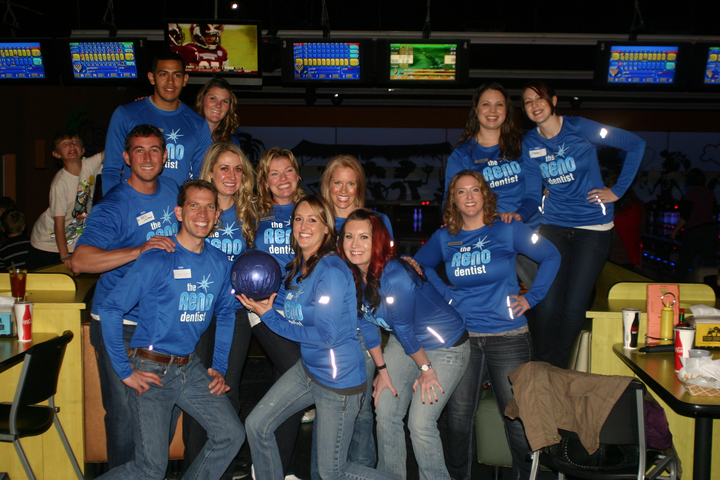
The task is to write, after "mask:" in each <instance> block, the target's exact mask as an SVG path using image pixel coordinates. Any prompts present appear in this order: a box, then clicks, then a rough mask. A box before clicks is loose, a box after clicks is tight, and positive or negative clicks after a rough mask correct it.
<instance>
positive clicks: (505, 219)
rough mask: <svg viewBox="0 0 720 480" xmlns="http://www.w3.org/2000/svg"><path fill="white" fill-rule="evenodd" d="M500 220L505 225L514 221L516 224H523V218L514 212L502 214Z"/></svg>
mask: <svg viewBox="0 0 720 480" xmlns="http://www.w3.org/2000/svg"><path fill="white" fill-rule="evenodd" d="M500 220H502V221H503V222H505V223H512V222H513V220H514V221H516V222H522V216H521V215H520V214H518V213H514V212H505V213H501V214H500Z"/></svg>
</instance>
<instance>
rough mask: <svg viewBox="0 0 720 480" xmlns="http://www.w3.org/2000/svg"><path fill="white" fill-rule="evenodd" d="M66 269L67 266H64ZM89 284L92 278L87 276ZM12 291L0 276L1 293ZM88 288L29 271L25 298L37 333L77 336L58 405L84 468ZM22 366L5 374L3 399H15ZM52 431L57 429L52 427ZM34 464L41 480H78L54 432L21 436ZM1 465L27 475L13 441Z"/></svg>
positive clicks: (0, 452)
mask: <svg viewBox="0 0 720 480" xmlns="http://www.w3.org/2000/svg"><path fill="white" fill-rule="evenodd" d="M63 268H64V267H63ZM83 281H84V282H86V284H87V282H89V279H88V280H83ZM5 292H7V295H9V292H10V279H9V276H8V275H1V274H0V294H5ZM86 292H87V288H82V289H80V290H78V288H77V285H76V282H75V279H74V278H73V277H72V276H70V275H67V274H63V273H28V276H27V293H28V296H27V301H29V302H33V303H34V304H35V305H34V307H33V335H35V334H40V333H50V334H55V335H59V334H61V333H62V332H63V331H65V330H70V331H72V332H73V335H74V338H73V340H72V341H71V342H70V344H69V345H68V346H67V350H66V352H65V359H64V361H63V366H62V370H61V371H60V378H59V381H58V391H57V395H56V396H55V403H56V405H57V406H58V407H60V413H59V414H58V416H59V417H60V421H61V422H62V425H63V428H64V429H65V433H66V435H67V437H68V440H69V442H70V446H71V447H72V449H73V451H74V452H75V456H76V457H77V460H78V463H79V464H80V467H81V468H83V465H84V461H85V459H84V451H85V448H84V444H83V441H84V437H83V395H82V392H83V381H82V379H83V371H82V355H81V344H82V342H81V330H80V311H81V310H82V309H84V308H85V304H84V303H83V297H84V295H85V293H86ZM21 368H22V364H20V365H15V366H14V367H12V368H10V369H9V370H7V371H5V372H3V373H2V388H0V401H3V402H12V400H13V394H14V393H15V389H16V387H17V382H18V379H19V377H20V371H21ZM50 430H54V429H52V428H51V429H50ZM22 442H23V447H24V448H25V452H26V453H27V456H28V459H29V461H30V465H32V466H33V470H34V472H35V474H36V476H37V478H38V479H39V480H42V479H47V480H51V479H52V480H64V479H68V480H71V479H76V478H77V477H76V476H75V473H74V471H73V468H72V466H71V464H70V460H68V458H67V454H66V453H65V450H64V448H63V446H62V442H61V441H60V437H59V436H58V435H57V433H56V432H53V431H48V432H46V433H45V434H43V435H40V436H38V437H29V438H24V439H23V440H22ZM0 459H2V461H1V463H2V468H0V470H3V471H6V472H8V474H9V475H10V478H12V479H13V480H21V479H26V478H27V476H26V474H25V471H24V470H23V467H22V465H21V463H20V460H19V459H18V457H17V455H16V454H15V450H14V448H13V445H12V444H11V443H2V444H0Z"/></svg>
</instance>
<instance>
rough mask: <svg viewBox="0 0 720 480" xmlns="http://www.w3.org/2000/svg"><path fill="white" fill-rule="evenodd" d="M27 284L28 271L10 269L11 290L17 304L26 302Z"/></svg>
mask: <svg viewBox="0 0 720 480" xmlns="http://www.w3.org/2000/svg"><path fill="white" fill-rule="evenodd" d="M26 282H27V270H25V269H23V268H11V269H10V290H12V296H13V297H15V301H16V302H23V301H25V284H26Z"/></svg>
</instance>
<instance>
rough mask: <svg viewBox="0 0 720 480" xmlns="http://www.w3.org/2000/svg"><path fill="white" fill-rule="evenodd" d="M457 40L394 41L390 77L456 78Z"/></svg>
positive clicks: (443, 79)
mask: <svg viewBox="0 0 720 480" xmlns="http://www.w3.org/2000/svg"><path fill="white" fill-rule="evenodd" d="M457 51H458V44H457V43H446V44H443V43H427V44H425V43H391V44H390V80H423V81H438V82H443V81H455V80H456V78H457Z"/></svg>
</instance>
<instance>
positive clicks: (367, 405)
mask: <svg viewBox="0 0 720 480" xmlns="http://www.w3.org/2000/svg"><path fill="white" fill-rule="evenodd" d="M358 336H359V337H360V345H361V346H362V350H363V355H364V356H365V373H367V389H366V390H365V401H364V402H363V404H362V407H361V408H360V413H358V416H357V419H355V430H353V436H352V441H351V442H350V449H349V450H348V461H349V462H352V463H359V464H360V465H365V466H366V467H370V468H375V463H376V462H377V454H376V451H375V436H374V435H373V410H372V403H373V402H372V390H373V380H374V379H375V362H374V361H373V359H372V357H371V356H370V353H369V352H368V351H367V349H366V348H365V339H363V336H362V333H360V330H358ZM312 442H313V443H312V453H311V457H310V478H311V479H312V480H320V473H319V472H318V466H317V429H315V428H313V440H312Z"/></svg>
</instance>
